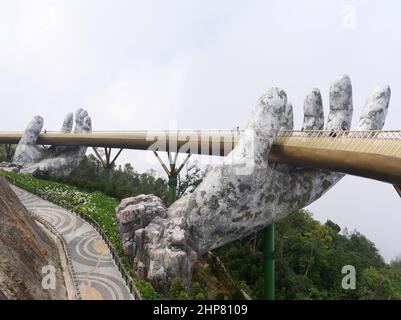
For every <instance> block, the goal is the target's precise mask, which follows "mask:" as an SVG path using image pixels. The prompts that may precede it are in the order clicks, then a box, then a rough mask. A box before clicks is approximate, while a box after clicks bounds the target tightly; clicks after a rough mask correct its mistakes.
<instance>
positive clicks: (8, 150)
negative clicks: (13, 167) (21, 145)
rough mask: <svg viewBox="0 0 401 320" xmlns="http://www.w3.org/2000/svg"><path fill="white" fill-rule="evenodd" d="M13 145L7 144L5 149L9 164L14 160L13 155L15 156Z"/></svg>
mask: <svg viewBox="0 0 401 320" xmlns="http://www.w3.org/2000/svg"><path fill="white" fill-rule="evenodd" d="M11 146H12V145H11V144H5V145H4V148H5V149H6V160H7V161H8V162H11V161H12V159H13V155H14V150H13V149H12V147H11Z"/></svg>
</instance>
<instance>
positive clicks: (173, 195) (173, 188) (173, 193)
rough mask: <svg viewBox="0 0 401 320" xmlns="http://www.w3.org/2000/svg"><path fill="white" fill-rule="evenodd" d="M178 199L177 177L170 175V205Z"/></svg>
mask: <svg viewBox="0 0 401 320" xmlns="http://www.w3.org/2000/svg"><path fill="white" fill-rule="evenodd" d="M176 199H177V176H176V175H173V174H170V175H169V177H168V205H171V204H172V203H173V202H174V201H175V200H176Z"/></svg>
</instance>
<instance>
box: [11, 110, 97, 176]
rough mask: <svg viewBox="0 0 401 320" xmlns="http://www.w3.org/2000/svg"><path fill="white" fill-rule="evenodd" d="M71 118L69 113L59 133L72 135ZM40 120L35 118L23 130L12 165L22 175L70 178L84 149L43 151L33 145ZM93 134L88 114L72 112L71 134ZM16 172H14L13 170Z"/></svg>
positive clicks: (80, 111)
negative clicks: (43, 174)
mask: <svg viewBox="0 0 401 320" xmlns="http://www.w3.org/2000/svg"><path fill="white" fill-rule="evenodd" d="M73 120H74V116H73V114H72V113H68V114H67V116H66V117H65V119H64V121H63V125H62V127H61V130H60V131H61V132H62V133H71V132H72V129H73V122H74V121H73ZM43 123H44V121H43V118H42V117H41V116H35V117H34V118H33V119H32V120H31V121H30V122H29V124H28V126H27V127H26V129H25V131H24V133H23V136H22V138H21V140H20V142H19V143H18V145H17V148H16V150H15V153H14V157H13V164H15V165H18V167H17V168H20V169H19V171H20V172H22V173H28V174H32V173H34V172H35V171H36V170H41V171H45V172H48V173H49V175H50V176H52V177H60V176H66V175H69V174H70V173H71V172H72V171H73V170H74V169H75V168H76V167H77V166H78V165H79V163H80V162H81V161H82V159H83V158H84V156H85V153H86V150H87V147H84V146H72V147H64V146H58V147H55V146H51V147H49V148H43V147H41V146H38V145H37V144H36V141H37V139H38V136H39V134H40V133H41V132H42V128H43ZM91 131H92V121H91V118H90V117H89V116H88V112H87V111H85V110H83V109H78V110H77V111H76V112H75V128H74V131H73V132H74V133H88V132H91ZM14 171H15V170H14Z"/></svg>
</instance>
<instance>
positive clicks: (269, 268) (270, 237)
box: [263, 223, 275, 300]
mask: <svg viewBox="0 0 401 320" xmlns="http://www.w3.org/2000/svg"><path fill="white" fill-rule="evenodd" d="M274 259H275V250H274V223H272V224H271V225H269V226H267V227H266V228H265V229H264V237H263V271H264V298H265V300H274V299H275V272H274Z"/></svg>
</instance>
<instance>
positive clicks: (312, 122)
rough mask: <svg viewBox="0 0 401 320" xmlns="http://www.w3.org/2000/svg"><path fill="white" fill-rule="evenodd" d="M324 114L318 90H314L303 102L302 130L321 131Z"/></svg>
mask: <svg viewBox="0 0 401 320" xmlns="http://www.w3.org/2000/svg"><path fill="white" fill-rule="evenodd" d="M323 128H324V112H323V102H322V95H321V94H320V90H319V89H317V88H314V89H313V90H312V92H311V93H309V94H308V95H307V96H306V97H305V100H304V122H303V129H304V130H323Z"/></svg>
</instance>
